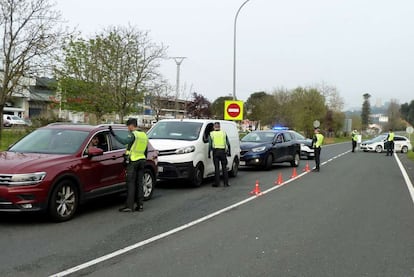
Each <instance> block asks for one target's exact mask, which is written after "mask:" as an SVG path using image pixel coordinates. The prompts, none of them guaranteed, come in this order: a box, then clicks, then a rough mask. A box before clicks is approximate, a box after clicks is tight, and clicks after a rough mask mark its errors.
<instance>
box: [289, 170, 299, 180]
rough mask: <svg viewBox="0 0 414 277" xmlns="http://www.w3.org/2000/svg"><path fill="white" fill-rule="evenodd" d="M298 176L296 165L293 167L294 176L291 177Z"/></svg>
mask: <svg viewBox="0 0 414 277" xmlns="http://www.w3.org/2000/svg"><path fill="white" fill-rule="evenodd" d="M296 177H298V173H297V172H296V167H294V168H293V172H292V176H290V178H296Z"/></svg>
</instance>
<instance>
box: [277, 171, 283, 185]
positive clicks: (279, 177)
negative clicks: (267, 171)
mask: <svg viewBox="0 0 414 277" xmlns="http://www.w3.org/2000/svg"><path fill="white" fill-rule="evenodd" d="M282 183H283V179H282V173H279V176H277V181H276V182H275V185H281V184H282Z"/></svg>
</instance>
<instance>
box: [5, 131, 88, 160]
mask: <svg viewBox="0 0 414 277" xmlns="http://www.w3.org/2000/svg"><path fill="white" fill-rule="evenodd" d="M88 135H89V133H88V132H85V131H75V130H63V129H62V130H60V129H38V130H35V131H33V132H32V133H30V134H28V135H27V136H25V137H24V138H23V139H21V140H20V141H18V142H17V143H16V144H15V145H13V146H12V147H11V148H10V149H9V151H12V152H21V153H45V154H74V153H75V152H76V151H78V150H79V148H80V147H81V145H82V144H83V143H84V141H85V139H86V138H87V136H88Z"/></svg>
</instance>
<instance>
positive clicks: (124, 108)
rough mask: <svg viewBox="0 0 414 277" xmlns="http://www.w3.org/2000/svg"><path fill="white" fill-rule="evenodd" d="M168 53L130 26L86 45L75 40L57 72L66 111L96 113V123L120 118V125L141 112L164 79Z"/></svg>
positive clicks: (113, 29) (98, 36) (112, 30)
mask: <svg viewBox="0 0 414 277" xmlns="http://www.w3.org/2000/svg"><path fill="white" fill-rule="evenodd" d="M165 50H166V48H165V47H164V46H162V45H157V44H155V43H153V42H152V41H151V39H150V38H149V35H148V33H147V32H142V31H139V30H138V29H137V28H135V27H132V26H128V27H110V28H108V29H105V30H103V31H102V32H100V33H98V34H96V35H95V36H94V37H93V38H91V39H88V40H84V39H82V38H71V39H70V41H69V43H68V45H67V47H65V48H64V59H63V61H62V65H61V66H60V67H58V68H57V69H56V75H57V79H58V81H59V85H60V88H61V90H62V94H63V98H64V99H66V104H67V106H68V108H71V109H75V110H83V111H88V112H91V113H94V114H95V115H96V116H97V118H98V121H99V120H100V118H101V117H102V115H103V114H105V113H109V112H116V113H117V114H118V115H119V117H120V119H121V121H122V120H123V118H124V116H126V115H128V114H129V113H132V112H137V103H138V102H141V101H142V97H143V94H144V92H148V91H150V90H151V88H152V87H154V83H155V82H157V80H159V79H160V78H159V77H160V74H159V73H158V68H159V61H160V59H161V58H163V57H165ZM72 82H73V83H74V84H72ZM76 88H79V90H76ZM69 99H76V100H77V102H76V103H73V102H71V101H69Z"/></svg>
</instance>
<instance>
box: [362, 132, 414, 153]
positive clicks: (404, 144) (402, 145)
mask: <svg viewBox="0 0 414 277" xmlns="http://www.w3.org/2000/svg"><path fill="white" fill-rule="evenodd" d="M387 136H388V134H381V135H379V136H377V137H375V138H373V139H371V140H366V141H363V142H362V143H361V145H360V149H361V150H363V151H364V152H369V151H375V152H377V153H381V152H383V151H385V150H386V147H385V145H384V144H385V142H386V140H387ZM412 148H413V147H412V145H411V142H410V140H409V139H408V138H406V137H404V136H398V135H395V136H394V151H400V152H401V153H407V152H408V151H409V150H411V149H412Z"/></svg>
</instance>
